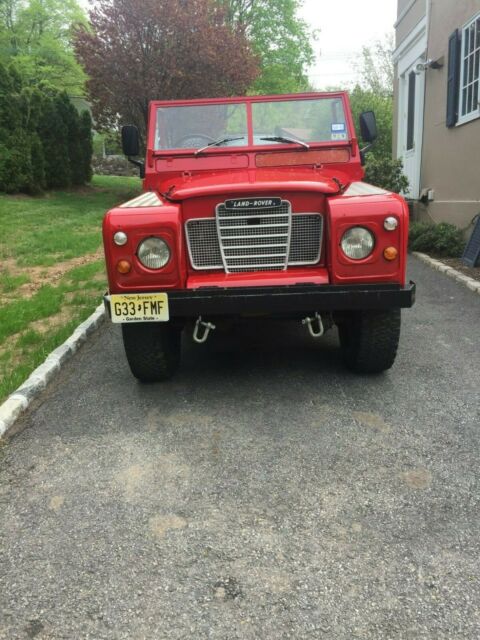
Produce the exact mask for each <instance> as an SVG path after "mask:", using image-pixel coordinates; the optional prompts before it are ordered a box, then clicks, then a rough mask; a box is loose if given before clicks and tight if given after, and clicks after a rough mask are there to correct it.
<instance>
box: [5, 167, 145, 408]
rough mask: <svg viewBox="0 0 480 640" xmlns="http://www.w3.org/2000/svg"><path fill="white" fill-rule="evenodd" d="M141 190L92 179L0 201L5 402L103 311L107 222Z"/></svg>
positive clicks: (129, 183) (136, 183) (133, 182)
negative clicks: (105, 218)
mask: <svg viewBox="0 0 480 640" xmlns="http://www.w3.org/2000/svg"><path fill="white" fill-rule="evenodd" d="M140 189H141V183H140V180H139V179H138V178H117V177H110V176H95V177H94V178H93V180H92V184H91V186H89V187H84V188H82V189H79V190H71V191H55V192H50V193H48V194H47V195H45V196H42V197H38V198H32V197H28V196H7V195H0V229H1V230H2V233H1V236H0V402H1V401H2V400H4V399H5V397H6V396H7V395H8V394H9V393H11V392H12V391H13V390H14V389H15V388H16V387H18V386H19V385H20V384H21V383H22V382H23V381H24V380H25V379H26V378H27V377H28V375H29V374H30V373H31V372H32V371H33V369H35V367H37V366H38V365H39V364H41V362H42V361H43V360H44V359H45V357H46V356H47V355H48V353H50V351H52V349H54V348H55V347H57V346H58V345H59V344H61V343H62V342H63V341H64V340H65V339H66V338H67V337H68V336H69V335H70V333H71V332H72V331H73V329H74V328H75V327H76V326H77V324H78V323H79V322H81V321H82V320H84V319H85V318H87V317H88V316H89V315H90V313H92V311H93V310H94V309H95V307H96V306H98V304H100V302H101V296H102V294H103V293H104V291H105V289H106V278H105V270H104V263H103V252H102V249H101V226H102V218H103V215H104V213H105V212H106V210H107V209H110V208H111V207H112V206H114V205H115V204H117V203H120V202H123V201H125V200H128V199H129V198H131V197H133V196H134V195H136V194H137V193H139V192H140Z"/></svg>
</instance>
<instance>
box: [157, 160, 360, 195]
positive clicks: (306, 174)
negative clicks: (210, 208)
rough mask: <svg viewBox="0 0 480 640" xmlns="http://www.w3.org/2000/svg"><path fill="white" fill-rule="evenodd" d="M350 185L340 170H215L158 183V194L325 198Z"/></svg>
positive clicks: (296, 168) (295, 168) (289, 168)
mask: <svg viewBox="0 0 480 640" xmlns="http://www.w3.org/2000/svg"><path fill="white" fill-rule="evenodd" d="M350 182H351V177H348V176H347V175H346V174H345V173H344V172H342V171H335V169H328V170H324V169H321V170H320V169H315V168H306V167H303V168H298V167H287V168H281V169H278V168H276V169H244V170H238V169H237V170H236V171H219V172H217V173H208V175H199V174H196V175H181V176H176V177H174V178H169V179H168V180H165V181H162V183H161V185H160V189H159V190H160V192H163V193H168V197H169V199H170V200H185V199H187V198H194V197H197V198H198V197H201V196H212V195H222V194H232V193H235V194H246V195H252V193H262V192H265V193H266V192H268V193H272V192H273V191H285V190H288V191H309V192H317V193H323V194H328V195H335V194H338V193H340V191H341V188H340V186H342V187H343V186H346V185H348V184H349V183H350Z"/></svg>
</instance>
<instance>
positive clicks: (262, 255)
mask: <svg viewBox="0 0 480 640" xmlns="http://www.w3.org/2000/svg"><path fill="white" fill-rule="evenodd" d="M216 220H217V231H218V240H219V244H220V251H221V254H222V258H223V264H224V267H225V271H226V272H227V273H235V272H236V271H238V270H239V269H242V270H244V269H246V268H247V267H248V268H249V269H253V270H258V269H265V268H270V269H273V268H277V269H279V270H282V271H285V269H286V268H287V262H288V255H289V251H290V236H291V228H292V207H291V204H290V202H288V201H286V200H282V201H281V204H280V207H267V208H260V209H258V208H254V207H248V209H240V210H237V211H235V210H230V209H227V208H226V206H225V204H219V205H217V208H216ZM246 229H253V230H255V231H258V230H262V231H263V233H264V237H265V238H266V239H268V240H270V241H271V240H272V236H274V240H275V241H276V243H277V244H278V245H279V246H277V247H274V248H272V249H271V250H267V249H265V248H264V247H262V248H260V249H259V246H258V244H257V243H255V242H251V241H249V240H248V239H247V240H245V239H241V238H238V237H237V236H239V235H242V234H243V232H244V231H245V230H246ZM279 230H283V232H284V233H283V234H281V235H280V236H279V234H278V233H277V232H278V231H279ZM232 232H233V233H232ZM239 246H242V247H243V248H241V249H240V248H239Z"/></svg>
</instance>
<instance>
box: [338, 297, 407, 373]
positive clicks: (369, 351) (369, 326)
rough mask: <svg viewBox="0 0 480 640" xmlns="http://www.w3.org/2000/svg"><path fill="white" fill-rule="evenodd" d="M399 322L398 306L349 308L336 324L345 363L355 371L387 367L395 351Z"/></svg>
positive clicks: (379, 371) (374, 371)
mask: <svg viewBox="0 0 480 640" xmlns="http://www.w3.org/2000/svg"><path fill="white" fill-rule="evenodd" d="M400 324H401V312H400V309H391V310H388V311H355V312H352V313H351V315H350V316H349V317H348V318H346V319H344V320H343V321H342V322H340V323H339V324H338V332H339V335H340V346H341V349H342V356H343V360H344V362H345V364H346V366H347V367H348V368H349V369H350V370H352V371H355V372H356V373H381V372H382V371H386V370H387V369H390V367H391V366H392V365H393V363H394V362H395V357H396V355H397V349H398V342H399V339H400Z"/></svg>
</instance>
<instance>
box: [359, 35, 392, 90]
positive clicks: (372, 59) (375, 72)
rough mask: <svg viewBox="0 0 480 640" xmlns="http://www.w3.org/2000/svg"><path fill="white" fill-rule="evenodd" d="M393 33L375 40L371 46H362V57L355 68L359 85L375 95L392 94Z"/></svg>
mask: <svg viewBox="0 0 480 640" xmlns="http://www.w3.org/2000/svg"><path fill="white" fill-rule="evenodd" d="M394 48H395V47H394V39H393V34H390V33H389V34H387V35H386V36H385V37H384V39H383V40H376V41H375V42H374V43H373V45H372V46H371V47H363V48H362V57H361V61H360V64H359V65H357V70H358V72H359V74H360V77H361V80H360V83H359V84H360V86H361V87H362V88H363V89H366V90H367V91H371V92H372V93H375V94H377V95H384V96H393V80H394V68H393V57H392V56H393V50H394Z"/></svg>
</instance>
